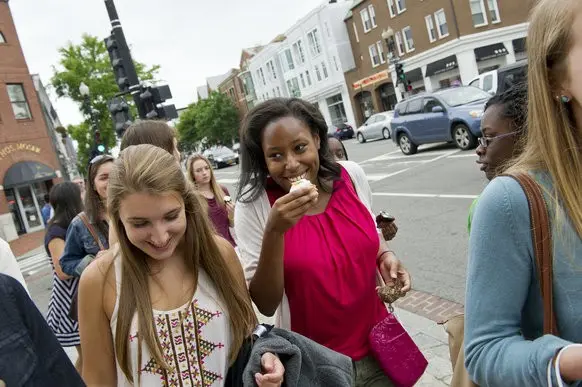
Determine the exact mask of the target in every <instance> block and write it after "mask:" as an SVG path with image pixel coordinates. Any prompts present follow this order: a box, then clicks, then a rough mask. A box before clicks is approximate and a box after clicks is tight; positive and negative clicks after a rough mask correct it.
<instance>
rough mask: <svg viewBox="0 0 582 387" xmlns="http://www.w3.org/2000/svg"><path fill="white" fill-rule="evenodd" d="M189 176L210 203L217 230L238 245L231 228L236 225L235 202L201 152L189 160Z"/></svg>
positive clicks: (209, 210)
mask: <svg viewBox="0 0 582 387" xmlns="http://www.w3.org/2000/svg"><path fill="white" fill-rule="evenodd" d="M188 178H189V179H190V182H192V184H193V185H194V187H195V188H196V190H197V191H198V192H199V193H200V194H201V195H202V196H203V197H204V199H205V200H206V203H207V204H208V216H209V217H210V220H212V223H213V224H214V228H215V229H216V232H218V234H219V235H220V236H222V237H223V238H224V239H226V240H227V241H229V242H230V244H231V245H233V247H236V242H235V241H234V238H233V237H232V234H231V232H230V228H231V227H233V226H234V204H233V203H232V200H231V198H230V196H229V195H230V194H229V192H228V189H226V187H224V186H222V185H219V184H218V182H217V181H216V177H215V176H214V170H213V169H212V165H210V161H208V159H207V158H206V157H204V156H202V155H201V154H197V155H194V156H192V157H191V158H190V160H189V161H188Z"/></svg>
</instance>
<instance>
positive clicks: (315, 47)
mask: <svg viewBox="0 0 582 387" xmlns="http://www.w3.org/2000/svg"><path fill="white" fill-rule="evenodd" d="M307 40H308V42H309V49H310V51H311V55H313V56H317V55H319V54H321V43H320V42H319V34H318V32H317V28H316V29H314V30H313V31H311V32H309V33H308V34H307Z"/></svg>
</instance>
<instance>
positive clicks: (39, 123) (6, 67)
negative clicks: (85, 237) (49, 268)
mask: <svg viewBox="0 0 582 387" xmlns="http://www.w3.org/2000/svg"><path fill="white" fill-rule="evenodd" d="M61 176H62V174H61V171H60V165H59V162H58V159H57V156H56V154H55V148H54V144H53V141H52V138H51V136H50V135H49V133H48V132H47V127H46V123H45V121H44V117H43V112H42V109H41V106H40V103H39V98H38V96H37V94H36V90H35V87H34V83H33V80H32V76H31V74H30V72H29V70H28V66H27V64H26V61H25V59H24V54H23V52H22V48H21V46H20V43H19V40H18V35H17V33H16V27H15V26H14V21H13V19H12V15H11V12H10V8H9V6H8V0H0V237H1V238H3V239H5V240H7V241H13V240H15V239H18V238H19V236H21V235H24V234H35V233H36V235H37V236H38V235H40V236H41V237H42V232H43V231H42V230H43V229H44V224H43V220H42V217H41V213H40V210H41V208H42V206H43V205H44V200H43V196H44V194H46V193H48V192H49V190H50V188H51V187H52V185H53V184H55V183H56V182H58V181H60V180H61ZM37 239H38V238H37ZM40 241H42V238H40ZM39 244H40V243H39ZM36 246H38V244H37V245H36ZM36 246H33V247H36Z"/></svg>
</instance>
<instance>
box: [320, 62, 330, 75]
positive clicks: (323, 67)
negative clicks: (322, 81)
mask: <svg viewBox="0 0 582 387" xmlns="http://www.w3.org/2000/svg"><path fill="white" fill-rule="evenodd" d="M321 70H322V71H323V77H324V78H326V79H327V78H328V77H329V73H328V72H327V66H326V65H325V62H321Z"/></svg>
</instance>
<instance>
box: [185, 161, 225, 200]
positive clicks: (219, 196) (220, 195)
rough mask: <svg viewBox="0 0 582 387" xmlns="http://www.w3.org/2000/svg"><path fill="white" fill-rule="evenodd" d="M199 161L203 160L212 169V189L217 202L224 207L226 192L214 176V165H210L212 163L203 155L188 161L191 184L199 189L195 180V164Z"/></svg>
mask: <svg viewBox="0 0 582 387" xmlns="http://www.w3.org/2000/svg"><path fill="white" fill-rule="evenodd" d="M198 160H202V161H204V162H205V163H206V165H208V168H210V189H211V190H212V193H213V194H214V197H215V198H216V201H217V202H218V204H219V205H220V206H221V207H224V191H223V190H222V188H221V187H220V185H219V184H218V182H217V181H216V177H215V176H214V169H213V168H212V165H210V161H209V160H208V158H206V157H204V156H203V155H201V154H196V155H194V156H192V157H191V158H190V160H189V161H188V178H189V179H190V182H191V183H192V184H193V185H194V187H196V188H198V184H197V183H196V179H195V178H194V163H195V162H196V161H198Z"/></svg>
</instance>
